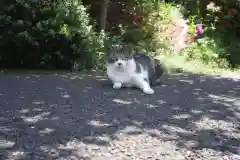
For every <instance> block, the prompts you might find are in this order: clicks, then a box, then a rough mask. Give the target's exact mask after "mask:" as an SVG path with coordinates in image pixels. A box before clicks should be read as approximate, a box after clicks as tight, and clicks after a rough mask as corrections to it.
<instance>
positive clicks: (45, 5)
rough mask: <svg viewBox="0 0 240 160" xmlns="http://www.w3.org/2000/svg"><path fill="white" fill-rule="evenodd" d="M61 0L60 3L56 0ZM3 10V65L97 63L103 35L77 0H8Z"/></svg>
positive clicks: (53, 66)
mask: <svg viewBox="0 0 240 160" xmlns="http://www.w3.org/2000/svg"><path fill="white" fill-rule="evenodd" d="M56 2H58V3H56ZM2 8H3V10H2V11H1V12H2V13H4V14H2V16H1V17H0V25H1V28H3V32H1V35H0V44H1V45H2V46H1V51H0V53H1V55H0V64H1V67H14V68H36V69H40V68H45V69H70V68H71V67H72V65H73V63H74V62H77V63H78V64H79V65H78V66H79V67H80V68H83V67H86V68H89V67H92V66H94V65H95V64H98V62H97V61H98V60H99V58H100V56H101V54H102V52H101V50H102V48H103V37H104V36H101V35H99V34H97V33H96V32H95V31H94V27H93V26H92V25H91V24H90V17H89V15H88V14H87V9H86V8H85V7H84V6H83V5H82V4H81V2H80V1H78V0H67V1H54V0H49V1H42V0H41V1H35V0H31V1H27V0H17V1H16V3H15V2H12V1H9V2H8V4H5V5H4V6H3V7H2Z"/></svg>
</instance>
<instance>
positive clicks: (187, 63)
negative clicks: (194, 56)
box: [156, 55, 240, 77]
mask: <svg viewBox="0 0 240 160" xmlns="http://www.w3.org/2000/svg"><path fill="white" fill-rule="evenodd" d="M156 58H157V59H159V60H160V61H161V62H162V63H163V65H164V67H165V69H166V71H167V72H168V73H173V72H189V73H194V74H204V75H212V76H221V77H240V70H237V69H236V70H232V69H223V68H217V67H213V66H211V65H206V64H203V63H202V62H200V61H199V60H186V58H185V57H183V56H169V55H163V56H158V57H156Z"/></svg>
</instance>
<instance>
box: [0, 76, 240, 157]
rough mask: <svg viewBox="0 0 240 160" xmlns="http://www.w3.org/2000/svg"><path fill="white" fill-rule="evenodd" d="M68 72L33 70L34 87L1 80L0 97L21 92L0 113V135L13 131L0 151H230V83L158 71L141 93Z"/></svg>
mask: <svg viewBox="0 0 240 160" xmlns="http://www.w3.org/2000/svg"><path fill="white" fill-rule="evenodd" d="M73 75H75V74H66V77H62V76H61V75H57V76H52V77H50V76H49V77H42V79H41V76H40V77H38V78H40V79H41V80H40V81H37V82H36V83H37V84H34V85H30V84H29V83H28V82H27V81H31V78H30V79H29V80H26V79H25V78H24V79H22V78H21V77H20V78H19V79H18V82H19V83H20V86H17V85H16V84H15V86H14V88H12V89H11V92H10V90H9V89H8V88H7V87H5V86H1V87H2V88H3V90H2V93H4V95H3V96H2V97H8V96H9V95H10V93H19V90H21V94H20V95H19V94H17V96H16V97H15V98H14V99H13V100H12V98H11V100H12V101H10V99H7V100H8V103H6V102H5V103H4V105H3V107H4V113H0V114H1V120H3V121H4V122H6V123H5V124H4V125H1V126H0V133H4V134H5V135H6V137H7V138H8V139H9V140H15V139H16V138H15V136H17V137H18V138H17V141H15V142H16V145H15V146H14V147H13V148H12V149H11V150H8V151H7V152H6V154H4V155H5V156H6V157H7V154H10V153H11V154H12V156H13V154H14V152H17V151H19V152H23V153H26V154H27V155H26V156H27V157H29V156H30V157H32V156H33V155H35V156H38V155H40V154H43V155H44V157H45V158H46V157H48V158H50V157H51V158H52V159H57V158H60V157H62V158H66V159H67V158H69V157H71V156H72V157H75V158H76V159H81V158H82V159H84V158H85V159H87V158H91V159H93V160H95V159H96V160H97V159H99V158H106V157H109V158H111V159H116V157H117V156H120V154H119V155H118V152H117V151H118V150H121V154H122V155H123V157H122V159H124V158H126V157H128V154H131V156H133V155H135V156H136V157H137V156H138V155H139V154H140V155H144V154H143V153H148V154H151V155H152V157H160V159H167V158H170V157H171V156H174V155H178V156H179V159H178V160H181V158H184V157H181V156H183V155H184V154H187V153H188V152H189V151H191V154H199V155H201V153H202V152H203V151H204V150H205V151H206V152H208V153H209V155H208V156H209V157H214V156H216V157H218V156H220V155H221V156H222V155H225V153H231V154H232V155H234V154H237V153H238V148H237V147H239V146H240V145H239V144H240V134H239V132H238V130H239V126H240V125H239V120H240V118H239V116H240V109H239V103H240V102H239V85H238V84H237V83H238V82H235V81H232V80H231V79H223V78H220V79H218V78H217V79H216V78H214V77H213V78H212V77H205V76H201V77H199V76H198V75H188V74H174V75H172V76H164V77H163V78H162V85H161V86H157V87H155V88H154V90H155V91H156V94H155V95H152V96H148V95H145V94H143V93H142V91H141V90H139V89H135V88H122V89H120V90H115V89H113V88H112V84H111V82H107V81H102V80H101V79H102V78H104V76H101V75H98V76H97V75H94V74H86V75H79V76H81V77H83V79H71V78H70V77H72V76H73ZM76 75H77V74H76ZM76 75H75V76H76ZM62 78H63V79H62ZM1 84H2V83H1ZM1 84H0V85H1ZM20 88H21V89H20ZM34 91H35V93H34V94H33V92H34ZM20 97H24V98H20ZM10 108H11V109H10ZM5 111H6V112H5ZM8 122H9V123H8ZM11 122H13V123H11ZM10 133H11V134H10ZM19 135H22V136H19ZM219 139H220V140H219ZM142 143H145V148H144V147H142V146H141V144H142ZM43 144H44V145H43ZM146 146H147V147H146ZM118 147H119V148H118ZM33 150H34V152H33ZM31 152H33V153H31ZM37 152H38V154H37ZM210 152H211V153H212V154H213V155H211V154H210ZM29 153H31V154H29ZM19 154H20V153H19ZM89 155H90V157H89ZM15 157H16V156H15ZM176 157H177V156H176ZM142 158H143V159H147V157H144V156H143V157H142Z"/></svg>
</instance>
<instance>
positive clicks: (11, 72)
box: [0, 69, 69, 76]
mask: <svg viewBox="0 0 240 160" xmlns="http://www.w3.org/2000/svg"><path fill="white" fill-rule="evenodd" d="M65 73H69V71H67V70H29V69H6V70H5V69H4V70H0V76H3V75H19V76H20V75H23V76H24V75H53V74H65Z"/></svg>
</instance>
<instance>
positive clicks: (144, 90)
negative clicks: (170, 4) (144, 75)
mask: <svg viewBox="0 0 240 160" xmlns="http://www.w3.org/2000/svg"><path fill="white" fill-rule="evenodd" d="M143 93H145V94H154V90H153V89H152V88H144V89H143Z"/></svg>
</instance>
